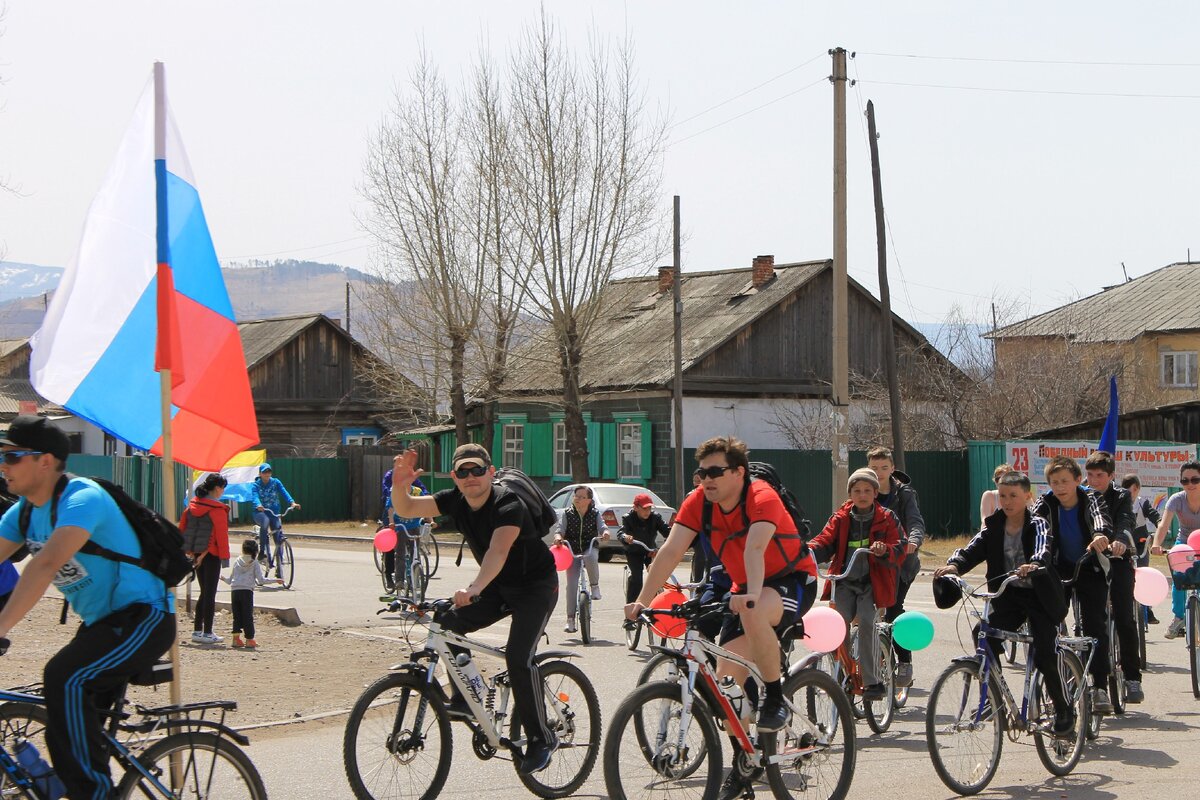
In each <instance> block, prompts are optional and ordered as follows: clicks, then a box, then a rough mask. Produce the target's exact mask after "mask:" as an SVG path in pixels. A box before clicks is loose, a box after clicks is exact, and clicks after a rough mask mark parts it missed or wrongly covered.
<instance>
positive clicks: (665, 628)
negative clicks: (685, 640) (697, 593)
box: [650, 589, 687, 639]
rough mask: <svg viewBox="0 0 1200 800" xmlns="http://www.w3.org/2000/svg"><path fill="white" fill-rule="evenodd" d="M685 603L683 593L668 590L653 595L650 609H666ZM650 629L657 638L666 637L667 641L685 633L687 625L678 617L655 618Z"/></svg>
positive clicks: (676, 590) (685, 599)
mask: <svg viewBox="0 0 1200 800" xmlns="http://www.w3.org/2000/svg"><path fill="white" fill-rule="evenodd" d="M686 602H687V596H686V595H685V594H684V593H683V592H681V591H679V590H678V589H668V590H667V591H665V592H659V593H658V594H657V595H655V597H654V599H653V600H651V601H650V607H651V608H660V609H667V608H670V607H671V606H677V605H682V604H683V603H686ZM650 627H651V628H653V629H654V632H655V633H657V634H658V635H659V636H666V637H667V638H669V639H678V638H679V637H680V636H683V634H684V633H685V632H686V631H687V623H686V622H684V621H683V620H682V619H680V618H679V617H666V616H658V617H655V618H654V624H653V625H651V626H650Z"/></svg>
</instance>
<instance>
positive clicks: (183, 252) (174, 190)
mask: <svg viewBox="0 0 1200 800" xmlns="http://www.w3.org/2000/svg"><path fill="white" fill-rule="evenodd" d="M167 203H168V207H169V208H170V215H171V218H170V237H171V243H170V249H171V252H170V262H169V263H170V264H171V271H172V275H173V277H174V279H175V291H177V292H179V293H180V294H182V295H184V296H185V297H189V298H191V299H192V300H195V301H196V302H197V303H199V304H200V305H202V306H204V307H205V308H209V309H212V310H213V311H215V312H216V313H218V314H220V315H222V316H223V317H225V318H226V319H228V320H229V321H230V322H236V321H237V320H236V319H235V318H234V316H233V305H232V304H231V303H230V302H229V293H228V292H227V291H226V290H225V281H224V280H223V279H222V278H221V266H220V264H219V262H218V261H217V252H216V250H215V249H214V248H213V243H212V237H211V236H210V235H209V232H208V223H207V222H206V221H205V219H204V208H203V207H202V206H201V205H200V195H199V194H198V193H197V192H196V189H195V187H193V186H192V185H191V184H189V183H188V182H187V181H185V180H183V179H182V178H180V177H178V176H177V175H174V174H173V173H171V172H167Z"/></svg>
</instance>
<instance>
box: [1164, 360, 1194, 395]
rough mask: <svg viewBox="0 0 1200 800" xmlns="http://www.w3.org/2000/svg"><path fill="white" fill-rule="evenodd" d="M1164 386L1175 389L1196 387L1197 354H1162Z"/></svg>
mask: <svg viewBox="0 0 1200 800" xmlns="http://www.w3.org/2000/svg"><path fill="white" fill-rule="evenodd" d="M1161 363H1162V385H1163V386H1167V387H1175V388H1181V387H1182V388H1194V387H1195V386H1196V365H1197V361H1196V353H1195V352H1191V353H1162V354H1161Z"/></svg>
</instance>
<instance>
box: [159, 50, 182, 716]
mask: <svg viewBox="0 0 1200 800" xmlns="http://www.w3.org/2000/svg"><path fill="white" fill-rule="evenodd" d="M166 158H167V82H166V76H165V74H164V69H163V63H162V62H161V61H155V62H154V160H155V162H156V168H155V171H154V174H155V183H156V186H155V189H156V191H155V194H156V202H155V208H156V209H157V222H156V239H157V245H158V248H157V252H158V263H159V264H162V263H164V260H163V255H164V254H165V253H166V250H167V248H166V242H167V236H168V231H167V209H166V208H165V204H166V202H167V192H166V187H165V186H160V185H157V184H158V183H159V182H161V181H163V180H165V175H164V172H165V170H160V169H158V168H157V163H158V162H162V163H165V162H166ZM158 318H159V319H160V320H161V319H162V316H161V309H160V310H159V317H158ZM161 335H162V334H161V332H160V333H159V336H161ZM158 378H159V392H160V395H161V401H162V442H163V457H162V498H163V500H162V502H163V516H165V517H167V518H168V519H172V518H173V517H174V515H175V463H174V460H173V459H174V455H173V452H172V445H171V370H170V368H169V367H168V368H165V369H161V370H159V373H158ZM168 591H169V592H170V593H171V597H172V604H173V605H174V604H175V588H174V587H171V588H170V589H168ZM176 611H178V609H176ZM177 619H178V617H177ZM171 673H172V678H171V693H170V696H171V704H172V705H178V704H179V703H181V702H183V675H182V670H181V665H180V661H179V629H178V623H177V624H176V631H175V636H174V637H172V639H171Z"/></svg>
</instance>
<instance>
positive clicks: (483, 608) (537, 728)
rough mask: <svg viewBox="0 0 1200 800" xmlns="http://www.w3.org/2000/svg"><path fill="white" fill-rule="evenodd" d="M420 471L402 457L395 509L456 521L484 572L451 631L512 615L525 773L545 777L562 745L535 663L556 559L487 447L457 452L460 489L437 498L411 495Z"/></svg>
mask: <svg viewBox="0 0 1200 800" xmlns="http://www.w3.org/2000/svg"><path fill="white" fill-rule="evenodd" d="M416 463H417V454H416V452H415V451H412V450H410V451H408V452H405V453H401V454H400V455H398V456H396V458H395V462H394V466H393V469H392V507H393V508H394V509H395V510H396V513H398V514H400V515H401V516H404V517H436V516H438V515H441V514H446V515H449V516H450V517H452V518H453V519H454V521H455V523H456V524H457V526H458V530H459V531H460V532H461V533H462V535H463V539H464V541H465V542H466V544H467V546H468V547H470V548H471V554H472V555H473V556H475V561H476V562H478V564H479V572H478V573H476V575H475V579H474V580H472V581H471V583H470V584H469V585H467V587H466V588H464V589H459V590H458V591H456V592H455V593H454V605H455V606H456V608H455V609H454V610H453V611H451V612H450V613H449V614H448V615H447V616H446V617H445V618H444V619H443V621H442V624H443V627H445V628H446V629H447V630H451V631H454V632H456V633H463V634H466V633H471V632H472V631H477V630H479V629H481V628H486V627H488V626H489V625H492V624H494V623H495V622H497V621H499V620H501V619H503V618H505V617H507V616H509V615H510V614H511V615H512V625H511V627H510V628H509V632H508V645H507V648H506V649H505V653H504V655H505V662H506V664H507V667H508V675H509V678H510V680H511V681H512V692H513V700H514V702H515V703H516V707H517V710H518V712H519V713H520V715H521V722H522V724H523V725H524V726H525V738H526V741H527V744H526V747H525V754H524V758H523V759H522V763H521V772H522V773H523V774H531V773H534V772H540V771H541V770H543V769H545V768H546V766H547V765H548V764H549V763H550V756H551V754H552V753H553V752H554V747H555V745H556V742H554V741H552V738H553V737H552V736H551V734H550V733H549V731H547V730H546V724H545V719H546V712H545V709H544V708H543V705H542V693H541V691H540V688H539V687H540V686H541V679H540V676H539V674H538V668H537V665H536V664H534V662H533V655H534V651H535V650H537V643H538V640H539V639H540V638H541V637H542V633H543V631H545V629H546V623H547V622H549V620H550V614H551V613H552V612H553V611H554V606H555V604H556V603H557V602H558V573H557V572H556V571H555V569H554V556H552V555H551V554H550V550H549V548H548V547H546V543H545V542H543V541H542V539H541V537H540V536H539V534H538V531H537V529H536V527H535V526H534V524H533V520H532V518H531V516H530V514H529V511H528V510H527V509H526V508H525V504H524V503H523V502H522V501H521V498H520V497H518V496H517V495H516V494H515V493H513V492H510V491H508V490H507V489H504V488H503V487H500V486H497V485H494V484H493V483H492V476H493V475H495V472H496V470H495V468H494V467H493V466H492V459H491V456H490V455H489V454H488V451H487V450H486V449H484V448H483V447H482V446H481V445H478V444H464V445H462V446H461V447H459V448H458V449H457V450H455V451H454V458H453V459H452V464H453V467H454V471H453V472H452V473H451V475H452V477H453V480H454V488H453V489H443V490H442V491H440V492H437V493H436V494H434V495H433V496H432V497H413V496H411V495H410V493H409V487H410V486H411V485H412V483H413V481H414V480H416V479H417V477H418V476H419V475H420V474H421V470H419V469H416ZM475 598H478V599H475ZM450 711H451V715H452V716H454V715H463V714H467V715H469V713H470V712H469V711H467V707H466V702H465V701H464V700H463V699H462V698H461V697H455V698H454V700H453V701H452V703H451V705H450Z"/></svg>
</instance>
